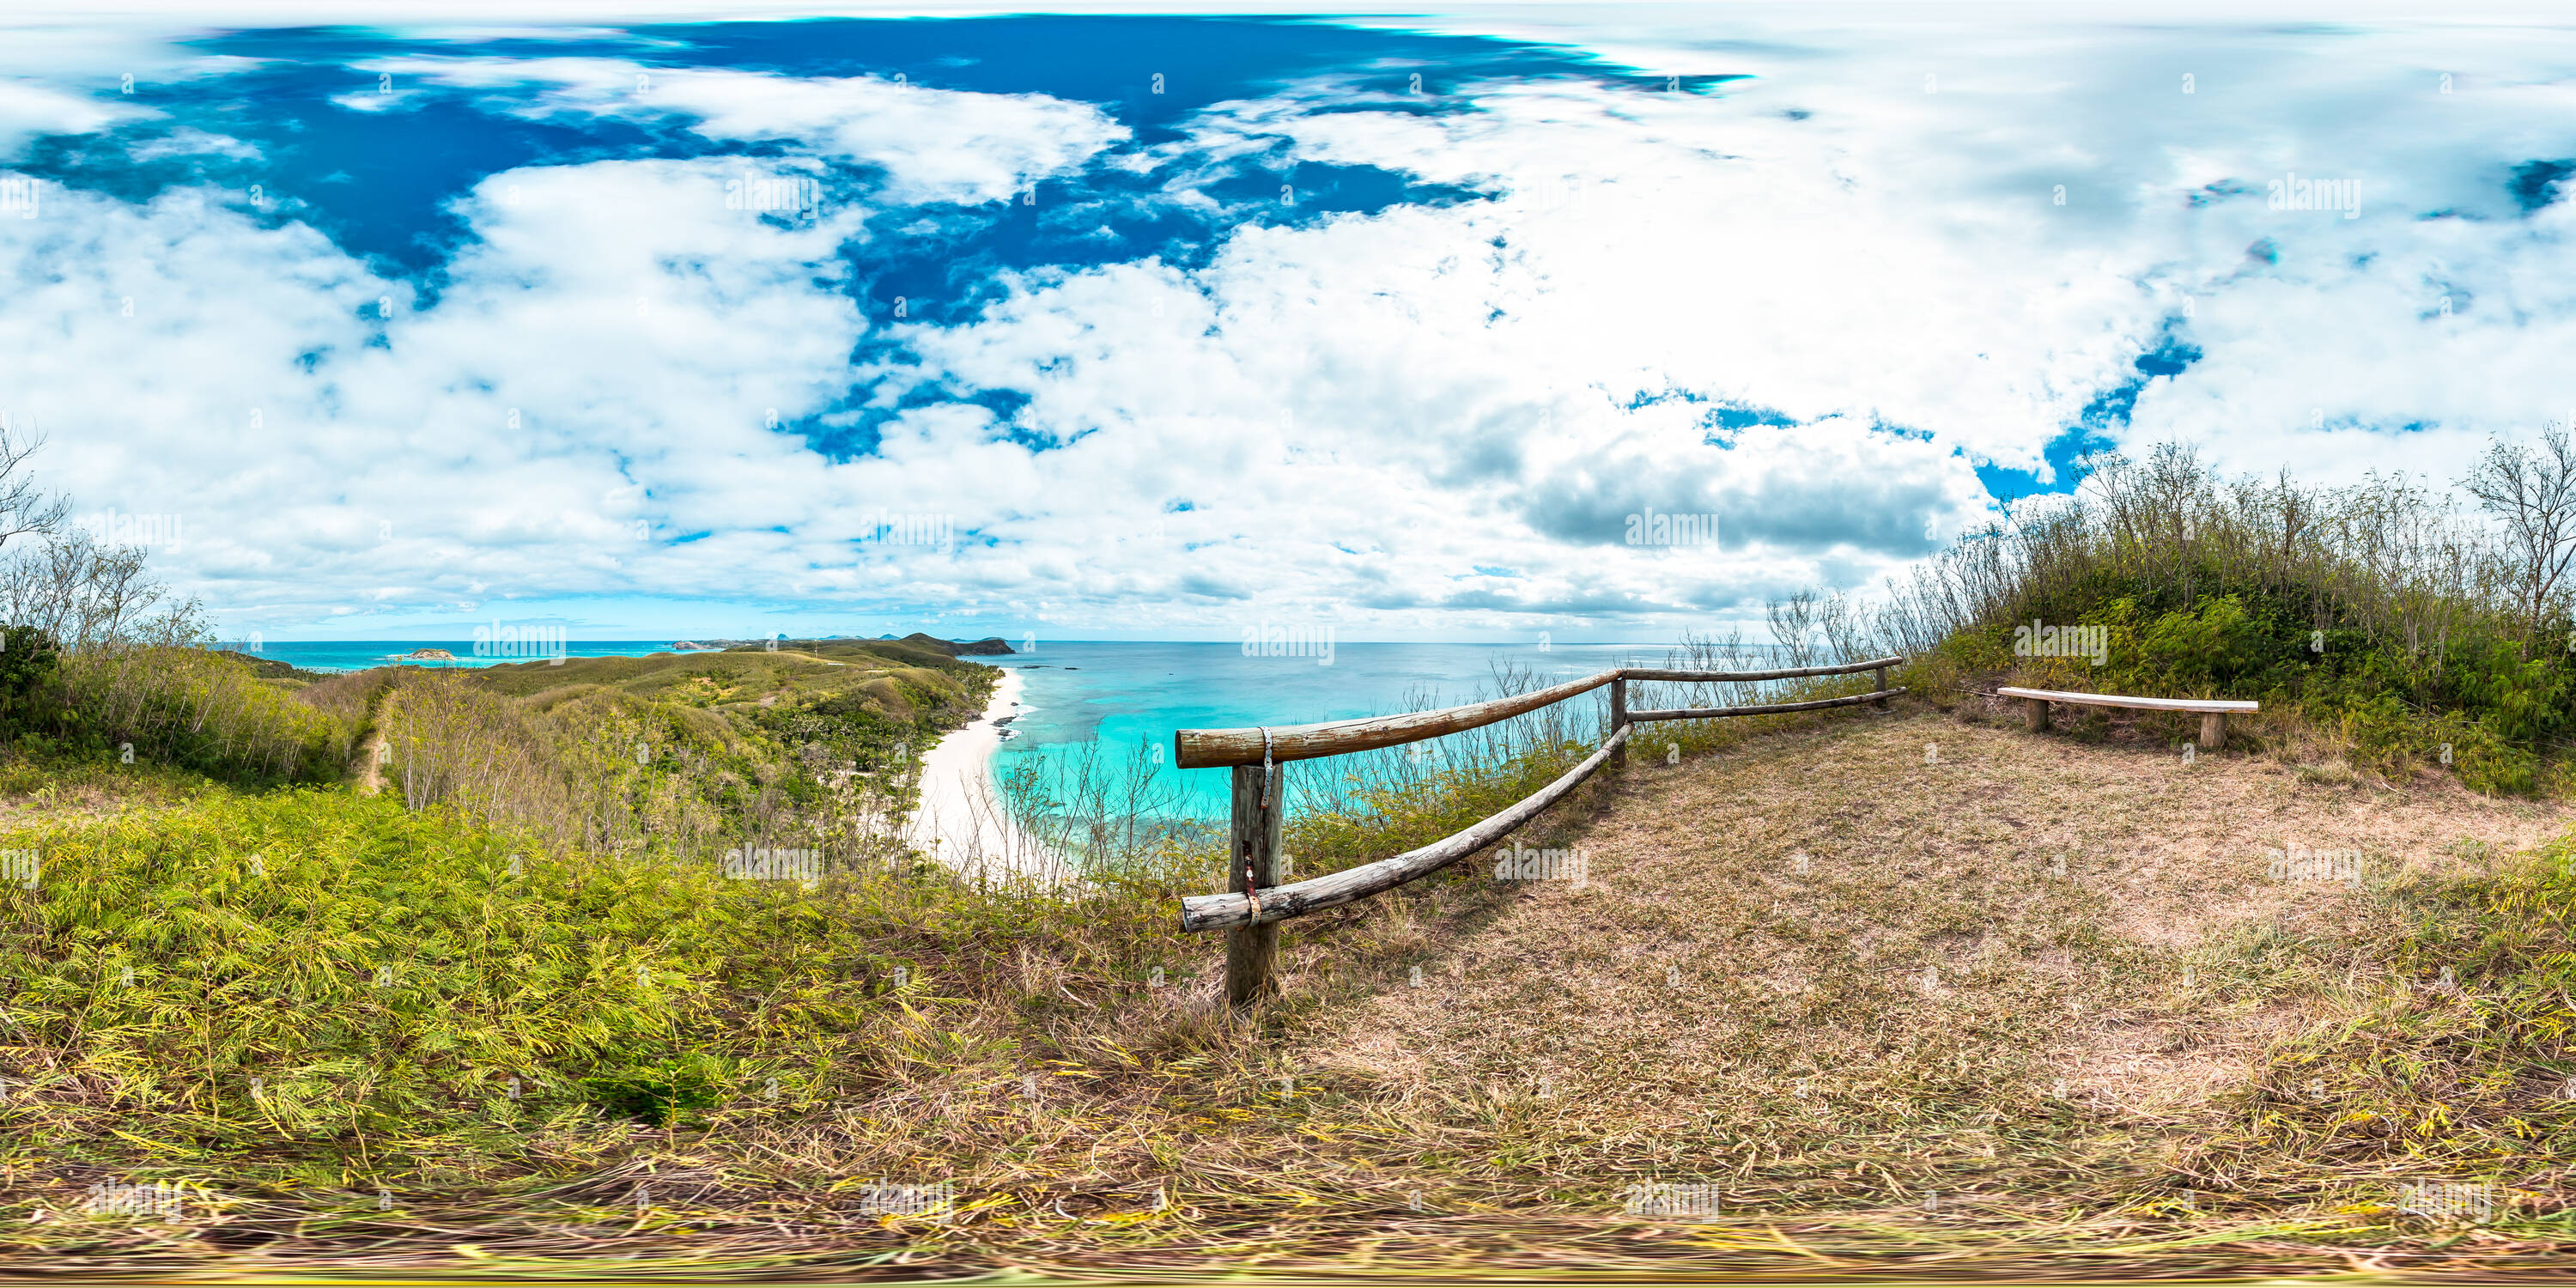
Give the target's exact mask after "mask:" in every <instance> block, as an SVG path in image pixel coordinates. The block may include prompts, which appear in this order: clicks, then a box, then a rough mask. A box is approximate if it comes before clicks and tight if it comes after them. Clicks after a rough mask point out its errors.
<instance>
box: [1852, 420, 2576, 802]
mask: <svg viewBox="0 0 2576 1288" xmlns="http://www.w3.org/2000/svg"><path fill="white" fill-rule="evenodd" d="M2095 464H2096V465H2097V469H2096V472H2095V473H2094V475H2093V476H2092V477H2091V478H2090V479H2088V480H2087V490H2086V492H2085V493H2083V494H2082V495H2079V496H2078V497H2075V498H2070V499H2068V500H2066V501H2064V502H2062V503H2058V504H2057V505H2055V506H2054V508H2041V509H2034V510H2033V511H2032V512H2030V513H2028V514H2026V515H2023V516H2020V517H2019V518H2018V519H2017V522H2016V523H2015V525H2014V526H2013V527H2012V528H2010V529H2003V528H1997V529H1995V530H1992V531H1989V532H1985V533H1978V534H1973V535H1971V536H1968V537H1966V538H1963V539H1962V540H1961V541H1960V542H1959V543H1958V544H1957V545H1955V546H1954V547H1952V548H1951V549H1950V550H1948V551H1946V552H1944V553H1943V554H1942V555H1941V556H1939V557H1937V558H1935V559H1934V560H1933V561H1931V563H1930V565H1928V566H1927V567H1926V568H1925V569H1924V571H1923V572H1922V574H1921V575H1920V576H1919V577H1918V578H1917V579H1916V581H1915V584H1914V586H1913V587H1912V588H1911V589H1910V590H1909V591H1904V592H1900V593H1899V595H1898V596H1897V600H1896V602H1895V603H1894V604H1893V605H1892V606H1891V607H1890V609H1889V610H1888V612H1887V613H1885V614H1884V615H1883V618H1882V633H1883V634H1885V635H1887V636H1888V637H1889V638H1890V639H1891V641H1893V642H1894V646H1895V647H1900V648H1905V649H1908V650H1909V651H1912V652H1914V653H1916V654H1917V655H1918V656H1937V657H1938V658H1940V659H1941V661H1942V664H1943V665H1944V666H1946V667H1949V668H1952V669H1955V670H1961V671H1968V672H1978V671H1982V672H1987V673H1992V672H1997V671H2005V672H2012V673H2014V674H2015V675H2016V676H2017V682H2020V683H2024V684H2030V685H2034V686H2037V687H2056V688H2074V689H2088V690H2092V691H2096V692H2114V693H2129V694H2136V695H2140V696H2158V697H2230V698H2251V699H2256V700H2259V701H2261V702H2262V703H2263V704H2264V708H2265V711H2266V713H2267V714H2286V715H2291V716H2295V717H2297V718H2300V719H2303V720H2304V721H2305V722H2307V723H2308V724H2309V725H2310V726H2312V727H2317V728H2323V729H2328V730H2333V731H2336V732H2337V733H2339V734H2340V735H2341V736H2342V737H2344V738H2346V739H2348V740H2349V741H2350V749H2351V754H2352V756H2353V757H2354V759H2355V760H2356V761H2358V762H2360V763H2364V764H2367V765H2370V766H2372V767H2374V768H2377V769H2379V770H2381V771H2383V772H2391V773H2394V772H2399V771H2402V770H2404V769H2406V768H2408V767H2410V766H2413V765H2419V764H2431V765H2437V766H2443V767H2447V768H2449V769H2450V770H2452V771H2454V772H2456V773H2458V774H2459V775H2460V777H2461V779H2462V781H2464V782H2466V783H2467V784H2468V785H2470V786H2472V787H2475V788H2478V789H2480V790H2484V791H2496V792H2515V793H2529V792H2535V791H2540V790H2544V788H2545V786H2546V784H2547V783H2549V782H2550V781H2552V780H2553V776H2554V775H2555V774H2556V773H2557V772H2558V771H2557V770H2556V769H2555V768H2554V765H2555V763H2556V761H2557V760H2558V759H2559V758H2560V757H2561V755H2562V746H2563V744H2565V743H2566V742H2567V740H2568V739H2569V737H2570V736H2571V734H2576V663H2571V658H2576V654H2571V652H2570V650H2569V649H2568V648H2565V647H2558V645H2560V644H2561V643H2562V642H2564V641H2566V640H2569V639H2576V635H2571V634H2570V633H2569V632H2568V631H2567V630H2566V629H2564V624H2563V623H2559V624H2550V623H2544V624H2543V629H2541V630H2540V631H2539V632H2538V634H2537V636H2536V637H2535V635H2534V634H2533V632H2532V630H2531V628H2530V624H2529V622H2528V621H2527V613H2526V610H2525V609H2523V608H2522V607H2520V606H2519V605H2517V604H2516V603H2515V602H2514V600H2513V598H2512V596H2511V595H2510V594H2508V593H2506V592H2505V582H2506V581H2507V580H2508V578H2507V577H2506V574H2505V572H2504V571H2503V570H2500V569H2499V567H2498V566H2497V564H2496V561H2495V558H2494V555H2493V552H2492V551H2491V550H2490V549H2489V548H2488V547H2487V546H2486V545H2484V544H2482V541H2483V538H2482V537H2481V536H2480V535H2479V534H2478V533H2477V532H2476V531H2474V530H2472V529H2468V528H2464V527H2461V526H2459V525H2458V524H2457V523H2456V522H2455V519H2454V517H2453V515H2452V514H2451V512H2450V511H2449V510H2448V509H2446V508H2445V507H2446V503H2445V502H2444V501H2443V500H2441V499H2440V498H2436V497H2434V496H2431V495H2429V494H2427V493H2425V492H2423V491H2421V490H2419V489H2416V488H2414V487H2413V486H2411V485H2408V484H2406V483H2404V482H2403V481H2390V480H2374V481H2373V482H2372V483H2370V484H2367V485H2364V486H2361V487H2357V488H2351V489H2344V490H2340V491H2333V492H2326V491H2318V490H2313V489H2303V488H2300V487H2298V486H2297V485H2295V484H2293V483H2291V482H2289V481H2288V480H2286V479H2284V480H2281V481H2278V482H2268V483H2267V482H2255V481H2242V480H2238V481H2231V480H2226V479H2222V478H2221V477H2219V475H2218V474H2217V473H2216V472H2215V471H2214V470H2211V469H2209V468H2207V467H2205V466H2203V465H2201V464H2200V463H2199V462H2197V461H2196V460H2194V459H2192V458H2191V457H2190V456H2189V454H2188V453H2185V452H2182V451H2180V450H2178V449H2172V448H2161V449H2158V451H2157V452H2156V453H2155V454H2154V455H2153V456H2152V457H2151V458H2150V459H2149V460H2148V461H2146V462H2145V463H2143V464H2141V463H2133V462H2128V461H2124V460H2121V459H2119V458H2116V457H2113V458H2104V459H2101V460H2099V461H2097V462H2095ZM2034 625H2037V626H2040V627H2045V628H2057V629H2060V630H2062V629H2063V628H2067V627H2076V626H2081V627H2098V628H2100V629H2101V630H2102V631H2103V633H2104V642H2105V643H2106V645H2107V647H2106V648H2105V649H2104V656H2103V657H2102V658H2101V659H2100V660H2099V662H2098V663H2097V662H2096V661H2095V660H2094V659H2093V658H2091V657H2089V656H2088V657H2083V658H2074V657H2062V656H2033V652H2034V650H2032V649H2030V648H2028V647H2026V646H2025V645H2026V644H2027V642H2028V640H2027V638H2026V637H2028V636H2029V635H2030V630H2029V628H2031V627H2033V626H2034ZM2245 732H2247V733H2249V734H2251V735H2253V736H2256V737H2260V733H2259V730H2257V729H2252V728H2249V729H2247V730H2245Z"/></svg>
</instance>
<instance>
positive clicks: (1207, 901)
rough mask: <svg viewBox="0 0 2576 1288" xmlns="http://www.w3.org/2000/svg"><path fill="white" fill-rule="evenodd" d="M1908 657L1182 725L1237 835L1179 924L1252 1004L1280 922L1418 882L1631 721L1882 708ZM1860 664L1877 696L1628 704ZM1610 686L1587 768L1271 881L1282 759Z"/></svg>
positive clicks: (1461, 727) (1541, 802) (1481, 841)
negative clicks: (1218, 949) (1339, 714)
mask: <svg viewBox="0 0 2576 1288" xmlns="http://www.w3.org/2000/svg"><path fill="white" fill-rule="evenodd" d="M1904 663H1905V659H1904V658H1901V657H1882V658H1877V659H1875V660H1872V661H1868V662H1851V663H1847V664H1845V665H1842V666H1809V667H1799V668H1795V669H1791V670H1780V671H1665V670H1654V669H1650V668H1644V667H1622V668H1620V669H1618V670H1614V671H1603V672H1601V673H1600V674H1598V675H1591V676H1586V677H1584V678H1583V679H1580V680H1569V681H1567V682H1565V683H1563V684H1558V685H1551V686H1549V687H1548V688H1544V689H1534V690H1532V691H1530V692H1528V693H1522V694H1515V695H1513V696H1511V697H1508V698H1497V699H1495V700H1493V701H1491V702H1478V703H1475V704H1472V705H1470V706H1463V707H1450V708H1447V709H1445V710H1440V711H1415V712H1411V713H1409V714H1406V715H1398V716H1376V717H1372V718H1369V719H1365V720H1339V721H1335V722H1332V723H1330V724H1314V725H1296V726H1290V727H1285V728H1253V729H1183V730H1180V731H1178V732H1176V733H1174V734H1173V735H1172V751H1173V762H1174V763H1175V764H1177V765H1179V766H1180V767H1181V768H1183V769H1218V768H1231V769H1232V770H1234V828H1233V833H1234V835H1233V841H1232V844H1231V845H1230V846H1229V847H1228V858H1227V864H1226V867H1227V872H1228V875H1229V878H1230V880H1231V883H1232V885H1233V887H1234V889H1233V891H1232V892H1231V893H1227V894H1208V895H1193V896H1191V897H1189V898H1186V899H1183V900H1182V901H1181V927H1182V929H1185V930H1218V929H1222V930H1224V931H1225V932H1226V944H1225V996H1226V1000H1227V1002H1229V1003H1231V1004H1233V1005H1237V1006H1240V1005H1243V1004H1246V1003H1249V1002H1252V1001H1254V1000H1256V999H1258V998H1261V997H1264V996H1266V995H1268V994H1270V993H1272V992H1273V991H1275V990H1276V988H1277V982H1276V980H1275V979H1274V978H1273V973H1272V962H1273V959H1274V958H1276V956H1277V955H1278V949H1279V923H1280V922H1282V921H1285V920H1287V919H1288V918H1290V917H1302V916H1304V915H1305V914H1307V913H1310V912H1315V911H1318V910H1321V909H1324V908H1334V907H1339V906H1341V905H1342V904H1346V903H1351V902H1353V901H1356V900H1360V899H1365V898H1368V897H1369V896H1370V895H1373V894H1380V893H1383V892H1385V891H1388V890H1392V889H1394V888H1395V887H1397V886H1400V885H1403V884H1405V883H1406V882H1409V881H1415V880H1419V879H1420V878H1422V877H1425V876H1428V875H1430V874H1431V873H1434V872H1437V871H1439V870H1440V869H1442V868H1444V867H1447V866H1449V865H1450V864H1452V863H1455V862H1457V861H1458V860H1460V859H1463V858H1466V857H1467V856H1468V855H1470V854H1474V853H1475V852H1477V851H1478V850H1482V849H1484V848H1485V847H1486V846H1489V845H1492V844H1493V843H1494V842H1496V841H1499V840H1501V839H1503V838H1504V837H1506V836H1509V835H1511V834H1512V833H1513V832H1514V831H1515V830H1517V829H1519V828H1520V826H1521V825H1522V824H1524V823H1527V822H1529V821H1530V820H1531V819H1533V818H1536V817H1538V815H1539V814H1540V812H1541V811H1544V810H1545V809H1546V808H1547V807H1548V806H1550V805H1553V804H1555V803H1556V802H1558V801H1559V800H1562V799H1564V797H1565V796H1566V794H1567V793H1569V792H1571V791H1573V790H1574V789H1575V788H1577V787H1579V786H1582V785H1583V781H1584V780H1585V779H1587V778H1590V777H1591V776H1592V775H1593V774H1594V773H1595V772H1597V771H1598V770H1600V768H1601V767H1602V766H1603V765H1625V764H1626V763H1627V758H1628V738H1629V734H1630V733H1631V731H1633V730H1634V729H1635V727H1636V725H1637V722H1639V721H1646V720H1720V719H1724V718H1726V717H1729V716H1767V715H1779V714H1783V713H1786V712H1791V711H1820V710H1823V709H1825V708H1827V707H1847V706H1852V705H1854V704H1856V703H1862V702H1867V703H1870V704H1872V705H1873V706H1875V707H1876V708H1877V709H1878V710H1880V711H1885V710H1886V709H1887V699H1888V698H1889V697H1891V696H1893V695H1895V694H1899V693H1903V692H1905V690H1903V689H1891V688H1889V687H1887V672H1888V669H1889V668H1890V667H1896V666H1902V665H1904ZM1861 671H1876V672H1878V687H1877V688H1876V689H1875V690H1874V691H1872V692H1868V693H1855V694H1852V695H1850V696H1848V697H1841V698H1825V699H1821V700H1819V701H1815V702H1775V703H1769V704H1766V705H1761V706H1750V707H1675V708H1671V709H1669V710H1656V711H1631V710H1629V709H1628V682H1629V681H1630V680H1647V681H1659V680H1660V681H1679V682H1683V683H1714V682H1735V681H1752V680H1794V679H1802V678H1806V677H1809V676H1819V675H1851V674H1855V673H1857V672H1861ZM1605 684H1606V685H1609V686H1610V736H1609V737H1607V738H1604V739H1602V741H1601V746H1600V748H1599V749H1597V750H1595V751H1594V752H1593V753H1592V754H1591V755H1590V756H1588V757H1585V758H1584V761H1583V763H1582V764H1579V765H1576V766H1575V767H1574V768H1572V769H1569V770H1567V771H1565V773H1564V774H1562V775H1560V776H1559V777H1558V778H1557V780H1556V781H1555V782H1552V783H1549V784H1548V785H1547V786H1545V787H1542V788H1540V789H1539V790H1538V791H1536V792H1533V793H1531V794H1530V795H1528V796H1526V797H1523V798H1522V799H1521V800H1520V801H1519V803H1517V804H1515V805H1513V806H1512V807H1511V808H1509V809H1506V810H1504V811H1503V812H1501V813H1499V814H1496V815H1494V816H1493V817H1491V818H1487V819H1485V820H1483V821H1482V822H1479V823H1477V824H1476V825H1474V826H1472V827H1470V828H1468V829H1466V830H1465V831H1463V832H1459V833H1457V834H1456V835H1454V836H1449V837H1446V838H1443V839H1441V840H1438V841H1434V842H1432V843H1431V844H1429V845H1426V846H1423V847H1422V848H1420V849H1416V850H1407V851H1405V852H1404V853H1402V854H1398V855H1396V856H1394V857H1392V858H1385V859H1379V860H1377V861H1376V862H1374V863H1363V864H1361V865H1360V866H1358V867H1355V868H1350V869H1348V870H1345V871H1341V872H1335V873H1332V874H1330V875H1327V876H1320V877H1310V878H1308V879H1306V880H1304V881H1298V882H1295V883H1292V884H1289V885H1280V884H1278V878H1279V834H1280V824H1281V822H1282V820H1283V818H1284V817H1285V814H1286V804H1287V802H1286V800H1285V799H1284V798H1285V796H1286V790H1285V789H1286V785H1287V769H1286V762H1288V761H1291V760H1312V759H1314V758H1316V757H1319V756H1340V755H1346V754H1348V753H1351V752H1355V751H1375V750H1377V749H1378V748H1380V747H1394V746H1399V745H1401V744H1404V743H1409V742H1420V741H1422V740H1423V739H1426V738H1438V737H1441V736H1443V735H1446V734H1453V733H1464V732H1465V731H1467V730H1469V729H1476V728H1481V727H1483V726H1485V725H1489V724H1493V723H1495V722H1496V721H1500V720H1509V719H1511V718H1512V717H1513V716H1517V715H1524V714H1527V713H1529V712H1532V711H1536V710H1538V709H1539V708H1541V707H1545V706H1550V705H1553V704H1555V703H1558V702H1563V701H1565V700H1566V699H1567V698H1571V697H1577V696H1579V695H1582V694H1585V693H1589V692H1591V691H1592V690H1594V689H1597V688H1600V687H1601V686H1603V685H1605Z"/></svg>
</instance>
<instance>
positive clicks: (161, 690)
mask: <svg viewBox="0 0 2576 1288" xmlns="http://www.w3.org/2000/svg"><path fill="white" fill-rule="evenodd" d="M55 671H56V675H57V679H58V683H57V684H56V685H55V686H54V695H53V698H52V701H51V703H50V710H49V711H47V710H44V707H45V705H46V704H44V703H43V702H42V700H41V699H36V700H31V707H32V708H33V709H35V710H36V711H39V712H41V714H37V715H34V716H33V717H32V719H31V721H30V723H31V724H34V725H36V726H37V727H39V728H42V729H43V730H44V731H45V733H46V734H49V735H50V738H49V739H48V741H49V742H52V743H55V744H57V745H62V746H67V747H70V748H73V749H76V750H79V751H81V752H83V753H86V754H90V755H99V756H106V755H116V756H117V757H118V758H119V760H120V761H121V760H122V755H123V751H124V749H125V748H126V747H128V746H130V747H132V749H133V751H134V754H135V756H136V757H137V758H138V759H143V760H154V761H160V762H163V763H167V764H173V765H179V766H183V767H185V768H189V769H194V770H197V771H200V772H202V773H205V774H208V775H210V776H213V777H216V778H221V779H223V780H225V781H227V782H233V783H237V784H240V785H244V786H257V785H262V784H271V783H282V782H326V781H330V780H333V779H336V778H338V777H339V776H340V773H341V771H342V769H343V760H342V757H343V754H344V752H345V748H346V745H347V741H348V729H347V727H346V725H345V724H344V723H343V722H341V721H339V720H337V719H335V718H334V717H332V716H331V715H329V714H327V713H325V712H323V711H320V710H317V709H315V708H314V707H312V706H310V705H308V704H306V703H303V702H299V701H297V700H296V698H295V696H294V694H293V693H292V692H291V691H288V690H283V689H280V688H277V687H274V686H272V685H270V684H267V683H264V682H262V681H261V679H260V678H259V676H258V674H257V673H256V672H255V671H254V669H253V668H252V666H251V665H250V664H248V663H245V662H243V661H240V660H237V659H236V658H235V657H232V656H226V655H224V654H220V653H212V652H208V651H205V650H202V649H193V648H185V647H178V646H169V645H164V646H155V647H123V646H114V647H111V646H100V647H95V648H91V649H86V650H83V651H81V652H77V653H71V654H66V655H64V656H62V657H61V659H60V660H59V662H58V663H57V664H56V666H55Z"/></svg>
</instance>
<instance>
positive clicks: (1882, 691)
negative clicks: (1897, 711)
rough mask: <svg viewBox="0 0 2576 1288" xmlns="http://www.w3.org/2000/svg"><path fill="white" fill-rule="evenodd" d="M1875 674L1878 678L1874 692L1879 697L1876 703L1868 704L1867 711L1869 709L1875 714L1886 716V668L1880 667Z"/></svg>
mask: <svg viewBox="0 0 2576 1288" xmlns="http://www.w3.org/2000/svg"><path fill="white" fill-rule="evenodd" d="M1876 674H1877V676H1878V688H1877V690H1876V692H1877V693H1878V695H1879V697H1878V700H1877V701H1875V702H1872V703H1870V704H1869V709H1870V710H1872V711H1875V712H1877V713H1879V714H1880V715H1886V714H1887V668H1886V667H1883V666H1882V667H1880V668H1878V670H1877V672H1876Z"/></svg>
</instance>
